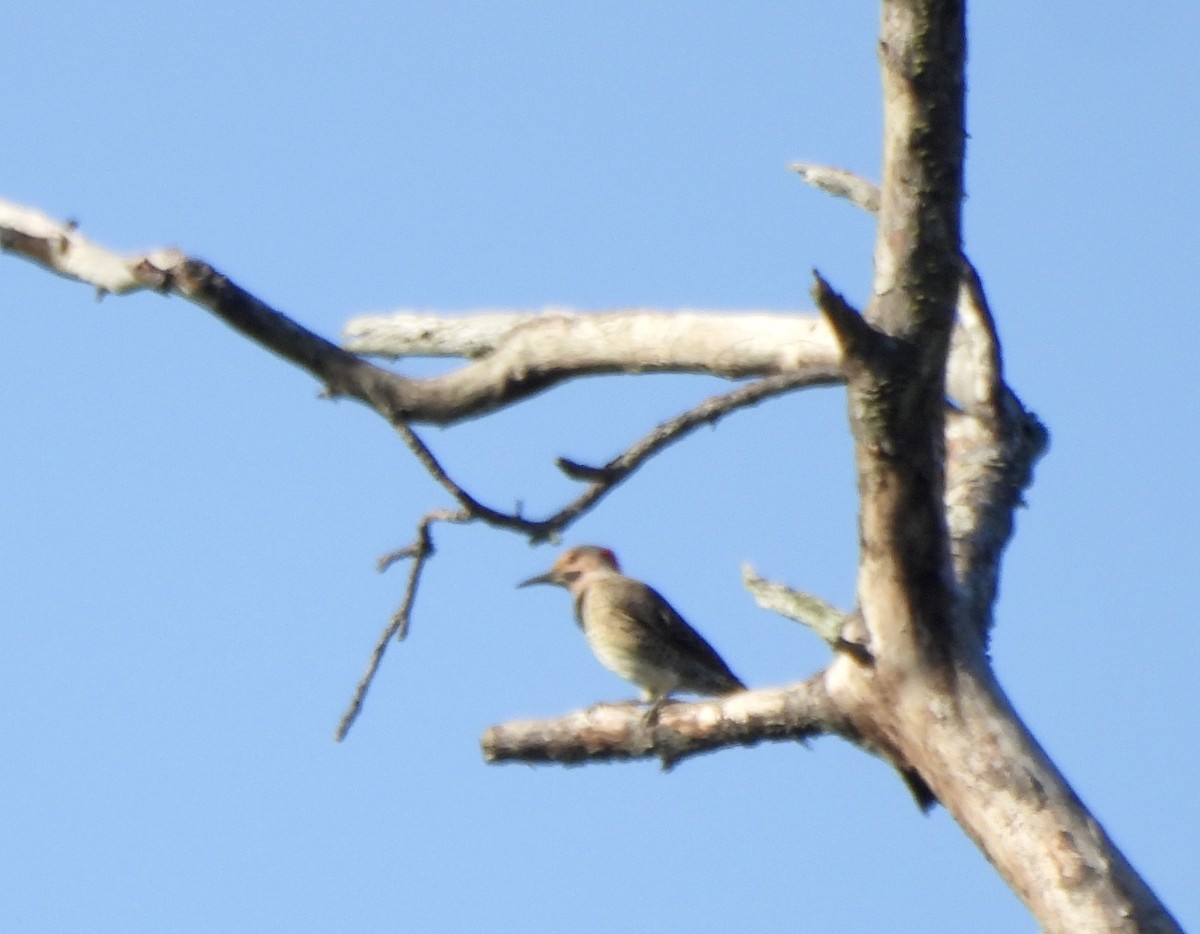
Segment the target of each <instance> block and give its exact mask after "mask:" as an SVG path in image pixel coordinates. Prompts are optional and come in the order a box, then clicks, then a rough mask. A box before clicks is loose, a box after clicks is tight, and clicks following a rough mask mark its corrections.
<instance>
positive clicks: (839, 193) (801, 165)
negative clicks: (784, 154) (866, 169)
mask: <svg viewBox="0 0 1200 934" xmlns="http://www.w3.org/2000/svg"><path fill="white" fill-rule="evenodd" d="M788 168H790V169H791V170H792V171H793V172H796V173H798V174H799V176H800V178H801V179H802V180H803V181H805V182H807V183H808V184H810V185H812V186H813V187H815V188H819V189H821V191H824V192H826V193H828V194H831V195H833V196H834V197H837V198H845V199H846V200H847V201H849V202H850V203H851V204H856V205H858V206H859V207H860V208H862V209H863V210H864V211H866V212H867V213H869V214H877V213H878V212H879V186H878V185H876V184H874V183H873V182H869V181H867V180H866V179H865V178H863V177H862V176H861V175H856V174H855V173H853V172H848V171H847V170H845V169H839V168H836V167H834V166H831V165H815V164H813V163H810V162H793V163H792V164H791V165H790V166H788Z"/></svg>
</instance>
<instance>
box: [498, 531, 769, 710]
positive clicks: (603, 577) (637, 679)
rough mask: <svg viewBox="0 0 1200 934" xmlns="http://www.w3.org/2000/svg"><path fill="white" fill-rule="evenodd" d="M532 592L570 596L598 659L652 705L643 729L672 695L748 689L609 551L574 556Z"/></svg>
mask: <svg viewBox="0 0 1200 934" xmlns="http://www.w3.org/2000/svg"><path fill="white" fill-rule="evenodd" d="M530 584H556V585H558V586H560V587H565V588H566V589H567V590H569V591H570V592H571V596H572V597H574V598H575V619H576V621H577V622H578V623H579V627H580V628H581V629H582V630H583V634H584V636H586V637H587V641H588V644H589V645H590V646H591V648H592V651H593V652H594V653H595V655H596V658H598V659H599V660H600V662H601V664H603V665H604V666H605V667H606V668H608V669H610V670H611V671H613V672H616V673H617V674H618V675H620V676H621V677H622V678H625V679H626V680H627V681H632V682H633V683H634V684H636V685H637V686H638V687H640V688H641V689H642V695H643V698H644V699H645V700H646V701H648V702H649V703H650V709H649V710H648V711H647V712H646V719H647V721H648V722H650V721H653V719H654V718H655V717H657V715H658V711H659V709H660V708H661V707H662V705H663V704H664V703H665V702H666V700H667V698H668V696H669V695H670V694H671V693H672V692H673V691H688V692H691V693H693V694H731V693H733V692H734V691H741V690H744V689H745V687H746V686H745V685H744V684H742V682H741V681H740V680H738V677H737V676H736V675H735V674H734V673H733V672H732V671H730V670H729V666H728V665H726V664H725V662H724V661H722V659H721V656H720V655H718V654H717V653H716V650H714V649H713V647H712V646H711V645H709V644H708V643H707V642H706V641H705V640H704V637H703V636H701V635H700V634H699V633H698V632H696V630H694V629H693V628H692V627H691V626H689V625H688V624H687V623H686V622H685V621H684V619H683V617H682V616H680V615H679V614H678V613H676V612H675V610H674V608H673V607H672V606H671V604H669V603H667V601H666V600H664V599H663V598H662V596H661V595H660V594H659V593H658V592H657V591H656V590H654V589H653V588H651V587H649V586H647V585H646V584H643V583H642V582H641V581H639V580H634V579H633V578H632V577H626V576H625V575H624V574H622V573H621V568H620V565H619V564H617V556H616V555H614V554H613V553H612V552H611V551H609V550H608V549H607V548H598V547H596V546H595V545H581V546H579V547H578V548H572V549H570V550H569V551H566V552H564V553H563V554H561V555H560V556H559V558H558V560H557V561H555V562H554V565H553V566H552V567H551V568H550V570H549V571H547V572H546V573H545V574H539V575H538V576H537V577H531V578H529V580H527V581H522V582H521V584H520V585H519V586H521V587H528V586H529V585H530Z"/></svg>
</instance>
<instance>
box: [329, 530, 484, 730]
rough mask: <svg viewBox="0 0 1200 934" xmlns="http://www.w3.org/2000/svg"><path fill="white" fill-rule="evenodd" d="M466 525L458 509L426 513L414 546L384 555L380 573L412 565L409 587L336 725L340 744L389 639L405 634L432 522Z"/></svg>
mask: <svg viewBox="0 0 1200 934" xmlns="http://www.w3.org/2000/svg"><path fill="white" fill-rule="evenodd" d="M469 521H471V516H470V514H469V513H468V512H467V511H466V510H461V509H460V510H453V511H451V510H446V509H437V510H434V511H433V512H430V513H426V514H425V515H424V516H422V517H421V521H420V522H418V523H417V537H416V539H415V540H414V541H413V543H412V544H411V545H409V546H407V547H405V548H402V549H400V550H399V551H394V552H392V553H391V554H388V555H384V557H383V558H381V559H380V561H379V569H380V570H381V571H383V570H386V569H387V568H388V567H390V566H391V565H392V564H394V563H395V562H396V561H399V560H402V559H403V558H411V559H412V565H411V566H410V567H409V569H408V585H407V586H406V587H405V589H404V599H403V600H402V601H401V603H400V606H399V608H398V609H397V610H396V612H395V613H393V614H392V618H391V619H390V620H389V621H388V625H387V627H386V628H385V629H384V630H383V633H382V634H381V635H380V637H379V640H378V641H377V642H376V643H375V648H374V650H373V651H372V652H371V658H370V660H369V661H368V662H367V670H366V671H365V672H364V673H363V676H362V679H361V680H360V681H359V682H358V687H357V688H355V690H354V697H353V699H352V700H351V701H350V706H349V707H348V708H347V709H346V712H345V713H344V714H343V715H342V720H341V722H340V723H339V724H338V728H337V733H336V734H334V736H335V739H336V740H337V741H338V742H339V743H340V742H341V741H342V740H343V739H345V738H346V734H347V733H348V732H350V727H351V726H353V725H354V721H355V720H356V719H358V715H359V713H360V712H361V711H362V706H363V701H364V700H365V699H366V696H367V690H368V689H369V688H370V687H371V682H372V681H373V680H374V678H375V672H377V671H378V670H379V665H380V663H381V662H382V661H383V653H384V652H386V651H387V647H388V644H389V643H390V642H391V641H392V637H393V636H394V637H395V638H396V641H397V642H399V641H401V640H403V639H404V637H405V636H406V635H407V634H408V625H409V617H410V614H411V613H412V607H413V601H414V600H415V599H416V596H417V585H418V584H419V583H420V581H421V572H422V571H423V570H424V569H425V563H426V562H427V561H428V560H429V558H430V557H431V556H432V555H433V552H434V547H433V539H432V537H431V536H430V534H429V527H430V526H431V525H433V523H435V522H469Z"/></svg>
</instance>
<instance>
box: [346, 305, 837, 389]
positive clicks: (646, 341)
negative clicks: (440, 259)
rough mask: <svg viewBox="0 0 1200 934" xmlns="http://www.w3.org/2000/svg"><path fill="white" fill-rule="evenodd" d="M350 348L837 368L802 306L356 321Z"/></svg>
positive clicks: (738, 375)
mask: <svg viewBox="0 0 1200 934" xmlns="http://www.w3.org/2000/svg"><path fill="white" fill-rule="evenodd" d="M343 335H344V337H345V344H346V347H347V348H348V349H349V350H352V351H354V352H355V353H361V354H367V355H371V356H380V357H429V356H437V357H465V358H471V359H479V358H481V357H482V358H483V359H486V360H491V361H493V362H495V363H497V364H500V365H505V366H516V365H518V364H519V365H522V366H525V367H532V368H538V369H540V368H544V367H546V366H550V365H553V366H554V367H555V368H560V369H570V370H572V371H575V372H577V373H581V374H582V373H587V374H597V373H614V372H620V373H651V372H672V373H705V374H709V375H712V376H723V377H727V378H730V379H742V378H745V377H752V376H766V375H772V374H776V373H795V372H800V371H802V370H805V369H808V368H819V369H823V370H824V369H828V368H830V367H836V366H837V365H838V363H839V361H840V359H841V354H840V352H839V351H838V348H837V345H836V344H835V343H834V341H833V338H832V335H831V334H830V333H829V329H828V327H827V326H826V325H825V323H824V322H823V321H822V320H821V319H820V318H818V317H817V316H816V315H813V314H810V313H803V312H784V311H780V312H764V311H736V312H728V311H726V312H718V311H698V310H694V309H680V310H678V311H663V310H661V309H651V308H627V309H619V310H605V311H595V312H581V311H570V310H567V309H564V308H550V309H546V310H545V311H543V312H540V313H536V312H529V311H511V312H498V311H482V312H461V313H456V314H454V315H445V316H438V315H432V314H425V313H420V312H396V313H394V314H389V315H369V316H364V317H356V318H352V319H350V321H349V322H347V324H346V326H345V328H344V330H343Z"/></svg>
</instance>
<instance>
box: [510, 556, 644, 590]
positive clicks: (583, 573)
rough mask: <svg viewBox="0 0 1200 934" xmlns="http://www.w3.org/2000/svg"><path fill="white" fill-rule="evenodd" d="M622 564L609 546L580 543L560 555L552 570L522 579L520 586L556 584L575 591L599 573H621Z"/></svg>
mask: <svg viewBox="0 0 1200 934" xmlns="http://www.w3.org/2000/svg"><path fill="white" fill-rule="evenodd" d="M620 573H621V566H620V565H619V564H618V563H617V556H616V555H615V554H613V553H612V551H611V550H609V549H608V548H600V547H598V546H596V545H580V546H578V547H577V548H571V549H569V550H567V551H564V552H563V553H562V554H561V555H559V556H558V560H557V561H555V562H554V564H553V565H551V567H550V570H549V571H547V572H546V573H545V574H539V575H537V577H531V578H529V580H526V581H521V583H519V584H518V585H517V586H518V587H528V586H530V585H531V584H555V585H557V586H559V587H566V588H567V589H568V590H570V591H572V592H574V591H576V590H577V589H579V588H580V587H582V586H586V583H587V581H588V580H589V579H590V578H591V577H593V576H595V575H597V574H620Z"/></svg>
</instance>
